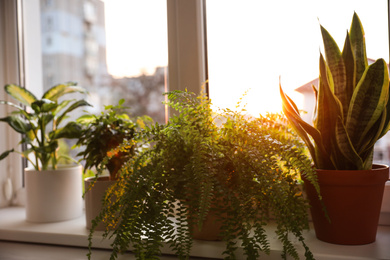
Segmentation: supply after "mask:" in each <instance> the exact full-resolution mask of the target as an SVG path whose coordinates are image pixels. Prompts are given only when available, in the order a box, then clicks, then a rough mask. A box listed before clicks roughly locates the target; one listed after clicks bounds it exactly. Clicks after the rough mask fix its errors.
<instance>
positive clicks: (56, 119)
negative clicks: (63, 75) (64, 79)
mask: <svg viewBox="0 0 390 260" xmlns="http://www.w3.org/2000/svg"><path fill="white" fill-rule="evenodd" d="M4 89H5V92H6V93H7V94H9V95H10V96H11V97H12V98H14V99H15V100H16V101H18V103H20V104H21V105H19V104H17V103H12V102H9V101H5V100H0V104H4V105H8V106H11V107H13V108H14V109H15V110H14V111H13V112H12V113H11V114H10V115H8V116H6V117H3V118H0V121H2V122H6V123H7V124H8V125H9V126H10V127H11V128H12V129H14V130H15V131H16V132H18V133H20V134H22V135H23V138H22V140H21V141H20V143H21V144H25V145H27V149H26V150H24V151H16V150H15V149H11V150H7V151H5V152H3V153H2V154H1V155H0V160H2V159H4V158H5V157H7V156H8V155H9V154H10V153H12V152H16V153H19V154H20V155H21V156H22V157H24V158H26V159H27V160H29V162H30V163H31V165H32V166H33V167H34V168H35V169H36V170H47V169H48V167H49V166H50V165H51V166H52V168H53V169H55V168H56V165H57V163H58V159H59V155H58V153H57V151H58V140H59V139H61V138H78V136H79V134H80V130H81V127H80V126H79V125H78V124H77V123H75V122H72V121H70V122H68V123H67V124H66V125H65V126H64V127H60V124H61V123H62V122H63V120H64V119H66V118H67V115H68V114H69V113H71V112H72V111H73V110H75V109H76V108H78V107H82V106H89V104H88V103H87V102H86V101H85V100H82V99H81V100H77V101H76V100H73V99H65V100H63V101H61V102H60V101H59V98H61V97H62V96H63V95H65V94H70V93H86V91H85V89H84V88H81V87H78V86H76V83H66V84H59V85H56V86H54V87H52V88H50V89H49V90H47V91H46V92H45V93H44V94H43V96H42V98H41V99H38V98H37V97H36V96H35V95H34V94H33V93H31V92H30V91H28V90H27V89H25V88H23V87H21V86H18V85H13V84H9V85H6V86H5V87H4ZM49 127H50V128H51V129H50V130H47V129H48V128H49ZM30 154H33V155H34V156H31V157H30V156H29V155H30ZM68 159H69V158H68Z"/></svg>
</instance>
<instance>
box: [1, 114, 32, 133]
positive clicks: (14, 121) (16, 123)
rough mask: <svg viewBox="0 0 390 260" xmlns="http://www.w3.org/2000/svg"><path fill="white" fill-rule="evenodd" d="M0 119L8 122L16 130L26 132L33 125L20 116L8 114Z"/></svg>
mask: <svg viewBox="0 0 390 260" xmlns="http://www.w3.org/2000/svg"><path fill="white" fill-rule="evenodd" d="M0 121H2V122H6V123H8V125H9V126H10V127H12V128H13V129H14V130H15V131H16V132H18V133H20V134H25V133H27V132H28V131H30V130H31V125H30V124H29V123H28V122H27V121H25V120H24V119H23V118H21V117H20V116H6V117H3V118H0Z"/></svg>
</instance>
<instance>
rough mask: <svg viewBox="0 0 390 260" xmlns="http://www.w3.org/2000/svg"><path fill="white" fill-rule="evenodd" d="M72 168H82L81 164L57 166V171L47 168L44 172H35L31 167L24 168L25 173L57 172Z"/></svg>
mask: <svg viewBox="0 0 390 260" xmlns="http://www.w3.org/2000/svg"><path fill="white" fill-rule="evenodd" d="M74 168H82V166H81V164H58V165H57V169H53V168H48V169H46V170H40V171H38V170H36V169H35V168H33V167H26V168H24V171H25V172H46V171H57V170H66V169H74Z"/></svg>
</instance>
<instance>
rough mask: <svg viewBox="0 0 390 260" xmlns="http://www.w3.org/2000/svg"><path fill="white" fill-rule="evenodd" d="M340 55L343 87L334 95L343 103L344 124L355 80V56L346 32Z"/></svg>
mask: <svg viewBox="0 0 390 260" xmlns="http://www.w3.org/2000/svg"><path fill="white" fill-rule="evenodd" d="M341 56H342V60H343V63H344V69H345V86H344V89H343V88H341V89H338V90H337V91H335V92H336V96H337V97H338V98H339V100H340V102H341V103H342V104H343V114H344V124H345V123H346V120H347V115H348V109H349V103H350V101H351V98H352V95H353V91H354V88H355V83H354V82H355V74H356V68H355V57H354V54H353V50H352V46H351V40H350V36H349V33H347V36H346V37H345V42H344V48H343V52H342V54H341Z"/></svg>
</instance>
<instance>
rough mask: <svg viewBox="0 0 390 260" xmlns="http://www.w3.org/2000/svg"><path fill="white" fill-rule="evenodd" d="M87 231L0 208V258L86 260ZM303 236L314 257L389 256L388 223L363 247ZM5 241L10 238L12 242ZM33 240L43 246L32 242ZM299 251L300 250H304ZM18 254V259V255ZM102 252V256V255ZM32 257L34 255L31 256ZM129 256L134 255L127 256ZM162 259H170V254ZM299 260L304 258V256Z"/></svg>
mask: <svg viewBox="0 0 390 260" xmlns="http://www.w3.org/2000/svg"><path fill="white" fill-rule="evenodd" d="M267 229H268V230H267V232H268V234H269V238H270V239H271V241H270V244H271V250H272V252H271V255H270V256H269V257H267V259H280V252H281V248H282V247H281V244H280V243H279V242H278V241H277V239H276V235H275V233H274V232H273V230H274V226H273V225H270V226H269V227H268V228H267ZM88 234H89V231H88V230H87V229H86V227H85V217H84V216H82V217H80V218H77V219H74V220H70V221H64V222H58V223H47V224H34V223H27V222H26V221H25V210H24V208H22V207H10V208H4V209H0V240H3V241H2V242H1V241H0V259H4V257H5V256H6V254H7V252H8V254H9V255H14V254H16V255H14V257H15V258H14V259H25V258H23V256H24V255H26V258H29V259H31V257H32V256H31V255H29V254H26V253H25V252H26V250H27V251H28V250H31V251H35V252H36V254H39V253H40V252H41V254H42V252H45V254H47V252H46V251H45V250H39V248H40V247H43V248H49V249H50V248H53V246H51V245H56V246H64V245H65V246H68V247H58V248H57V247H56V249H53V250H54V251H56V252H63V253H64V254H69V256H71V255H72V254H78V255H79V256H78V257H77V258H67V257H66V256H65V255H63V254H62V253H61V254H60V259H86V257H85V254H86V253H87V250H86V247H87V245H88V241H87V237H88ZM101 234H102V233H101V232H96V233H95V236H94V243H93V245H94V247H95V248H97V249H96V250H95V251H96V253H95V252H94V253H93V254H92V256H93V259H108V255H109V251H104V250H103V251H102V250H98V249H109V248H110V246H109V245H110V241H108V240H102V236H101ZM305 237H306V243H307V244H308V246H309V247H310V249H311V251H312V252H313V254H314V256H315V258H316V259H317V260H330V259H332V260H335V259H390V247H389V245H390V226H379V227H378V234H377V241H376V242H375V243H372V244H369V245H363V246H340V245H333V244H328V243H324V242H321V241H319V240H318V239H316V237H315V235H314V230H311V231H309V232H307V233H306V234H305ZM5 241H12V243H9V242H5ZM14 242H23V243H14ZM26 243H34V244H26ZM35 243H38V244H46V245H35ZM48 245H50V246H48ZM69 246H70V247H69ZM72 247H75V248H72ZM80 247H81V248H80ZM224 249H225V245H224V243H223V242H209V241H207V242H206V241H195V242H194V244H193V250H192V253H191V255H192V256H194V257H204V258H222V252H223V251H224ZM12 250H14V251H12ZM162 252H163V254H167V255H169V254H172V251H171V250H170V249H169V248H168V247H164V248H163V249H162ZM240 253H242V252H240ZM301 253H303V251H302V252H301ZM94 254H95V255H94ZM18 255H19V258H17V257H18ZM103 255H104V256H105V257H103ZM27 256H29V257H27ZM100 256H101V257H100ZM64 257H65V258H64ZM95 257H96V258H95ZM238 257H239V259H244V256H243V255H240V256H238ZM5 259H8V258H5ZM10 259H12V258H10ZM32 259H35V258H34V257H32ZM37 259H44V258H37ZM51 259H55V258H51ZM120 259H121V258H120ZM130 259H133V258H132V257H130ZM162 259H171V257H166V258H162ZM302 259H304V257H303V256H302Z"/></svg>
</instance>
